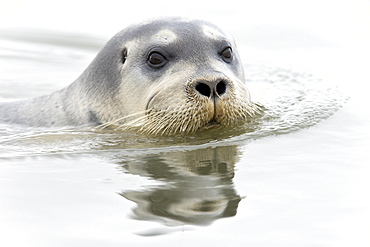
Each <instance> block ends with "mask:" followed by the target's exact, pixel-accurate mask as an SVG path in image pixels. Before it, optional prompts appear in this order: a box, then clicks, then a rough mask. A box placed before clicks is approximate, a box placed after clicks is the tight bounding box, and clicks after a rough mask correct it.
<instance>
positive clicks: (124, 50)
mask: <svg viewBox="0 0 370 247" xmlns="http://www.w3.org/2000/svg"><path fill="white" fill-rule="evenodd" d="M126 58H127V48H126V47H124V48H123V49H122V53H121V59H122V60H121V62H122V64H124V63H125V62H126Z"/></svg>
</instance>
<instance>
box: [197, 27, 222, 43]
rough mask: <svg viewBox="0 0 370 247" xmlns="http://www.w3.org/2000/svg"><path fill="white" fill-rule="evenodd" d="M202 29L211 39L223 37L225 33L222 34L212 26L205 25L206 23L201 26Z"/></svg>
mask: <svg viewBox="0 0 370 247" xmlns="http://www.w3.org/2000/svg"><path fill="white" fill-rule="evenodd" d="M202 31H203V33H204V34H205V35H206V36H207V37H209V38H211V39H217V40H218V39H220V38H224V37H225V35H224V34H222V33H221V32H220V31H219V30H217V29H215V28H213V27H210V26H207V25H203V26H202Z"/></svg>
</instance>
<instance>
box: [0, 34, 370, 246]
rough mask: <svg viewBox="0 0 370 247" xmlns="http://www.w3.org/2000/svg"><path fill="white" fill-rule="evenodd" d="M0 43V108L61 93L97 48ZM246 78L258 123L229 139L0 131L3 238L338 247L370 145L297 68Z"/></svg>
mask: <svg viewBox="0 0 370 247" xmlns="http://www.w3.org/2000/svg"><path fill="white" fill-rule="evenodd" d="M0 41H1V43H0V66H1V68H2V69H1V74H0V88H1V90H0V100H1V101H13V100H18V99H23V98H30V97H35V96H38V95H42V94H45V93H49V92H52V91H54V90H57V89H60V88H61V87H64V86H67V85H68V84H69V83H71V82H72V81H73V80H74V79H75V78H77V76H78V75H79V73H81V72H82V70H83V69H84V68H85V67H86V66H87V64H88V63H89V61H90V60H91V59H92V58H93V57H94V56H95V54H96V52H97V51H98V50H99V48H100V47H101V46H102V45H103V44H104V41H103V40H102V39H100V38H97V37H94V36H85V35H81V36H79V35H76V34H74V35H72V34H69V33H64V32H54V33H48V32H45V33H44V32H42V31H40V30H27V31H26V32H25V31H24V30H16V31H9V30H3V31H1V32H0ZM245 71H246V78H247V86H248V88H249V89H250V91H251V94H252V97H253V99H254V101H256V102H259V103H260V104H261V105H263V106H264V113H263V114H262V115H261V116H259V117H257V118H255V119H254V120H253V121H250V122H248V123H246V124H244V125H239V126H234V127H233V128H214V129H209V130H207V131H202V132H199V133H196V134H193V135H189V136H185V137H182V136H175V137H153V136H150V137H147V136H143V135H140V134H136V133H130V132H118V131H114V130H99V129H96V128H94V127H93V126H84V127H74V128H70V127H66V128H28V127H22V126H15V125H6V124H1V125H0V150H1V153H0V159H1V166H0V169H1V177H0V183H1V187H0V188H1V194H0V196H1V222H2V225H3V226H2V232H3V233H4V237H2V238H3V241H5V242H7V243H11V245H13V246H21V245H23V246H25V245H27V246H84V245H88V246H122V245H130V244H135V246H140V245H143V246H145V245H147V244H148V243H150V244H151V245H166V243H173V242H174V241H176V243H177V244H178V245H179V246H189V245H190V244H192V243H193V242H194V241H196V242H197V243H198V244H199V245H204V244H212V245H214V246H223V245H230V242H233V244H235V246H242V245H246V244H249V245H251V246H266V244H267V246H302V245H306V246H323V245H324V246H339V245H338V244H341V243H344V242H345V243H354V242H356V240H353V237H356V236H357V237H358V236H360V238H359V239H363V237H362V236H363V233H364V232H366V229H368V228H367V227H368V225H360V223H361V224H362V222H363V221H362V220H363V217H367V216H366V214H365V213H366V212H368V211H366V210H367V207H366V206H367V205H368V201H365V202H363V203H362V204H360V203H359V202H360V198H362V197H361V196H362V195H363V196H365V194H363V191H362V190H361V189H362V188H365V187H364V186H365V185H366V182H360V183H353V181H365V180H363V179H364V176H365V174H368V173H367V172H368V171H369V170H368V169H367V168H366V167H365V166H364V161H363V158H362V157H360V156H358V154H363V153H364V150H365V148H366V139H365V137H366V135H365V134H362V130H363V129H361V128H360V129H357V131H353V130H354V129H355V128H356V127H355V126H357V124H358V120H357V115H354V114H355V113H353V112H351V111H350V109H352V108H348V106H347V104H348V103H347V102H348V99H349V97H348V95H347V94H346V93H345V92H342V91H341V90H340V89H338V88H337V87H336V86H335V85H333V84H332V83H328V82H327V81H325V80H323V79H321V78H320V77H319V76H316V75H314V74H310V73H305V72H304V71H297V70H292V69H289V68H285V67H281V66H274V65H268V64H261V63H247V64H245ZM343 107H344V110H343ZM349 107H351V105H350V106H349ZM348 109H349V110H348ZM333 114H334V116H333ZM367 136H368V134H367ZM353 138H357V139H356V140H357V141H353ZM354 229H356V230H354ZM343 236H344V237H343ZM346 236H347V237H346ZM361 243H363V242H361ZM357 246H360V245H357ZM364 246H365V245H364Z"/></svg>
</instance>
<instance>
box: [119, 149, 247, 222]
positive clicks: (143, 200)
mask: <svg viewBox="0 0 370 247" xmlns="http://www.w3.org/2000/svg"><path fill="white" fill-rule="evenodd" d="M237 161H238V151H237V147H236V146H226V147H222V146H221V147H216V148H210V147H209V148H206V149H198V150H192V151H171V152H165V153H161V154H146V155H143V156H141V157H139V158H138V157H136V156H135V159H128V160H127V161H123V162H122V163H121V164H122V166H123V168H124V170H126V171H127V172H128V173H131V174H134V175H140V176H142V177H148V178H150V179H155V180H158V181H161V185H159V186H158V185H157V186H151V187H149V188H148V187H145V188H144V190H143V189H141V190H137V191H124V192H122V193H121V195H122V196H124V197H125V198H126V199H129V200H131V201H133V202H135V203H136V204H137V207H136V208H134V209H133V213H134V214H135V215H134V216H133V218H135V219H139V220H149V221H159V222H163V223H165V224H166V225H169V226H178V225H183V224H190V225H209V224H211V223H213V222H214V221H216V220H218V219H222V218H225V217H233V216H235V215H236V213H237V208H238V205H239V202H240V200H241V199H242V198H241V197H240V196H239V195H238V194H237V191H236V190H235V188H234V183H233V177H234V166H235V163H236V162H237Z"/></svg>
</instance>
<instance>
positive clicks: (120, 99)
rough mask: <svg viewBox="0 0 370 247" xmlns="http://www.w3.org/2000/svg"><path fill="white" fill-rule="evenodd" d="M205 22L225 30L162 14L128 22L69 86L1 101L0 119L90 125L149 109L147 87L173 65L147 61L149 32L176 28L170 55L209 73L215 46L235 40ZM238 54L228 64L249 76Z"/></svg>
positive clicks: (171, 57) (48, 125)
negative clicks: (210, 33)
mask: <svg viewBox="0 0 370 247" xmlns="http://www.w3.org/2000/svg"><path fill="white" fill-rule="evenodd" d="M204 24H206V25H208V26H212V28H214V29H216V30H218V31H219V32H220V33H222V31H221V30H220V29H219V28H217V27H215V26H214V25H212V24H210V23H207V22H203V21H199V20H193V21H189V20H186V21H184V20H183V19H181V18H165V19H157V20H154V21H149V22H146V23H141V24H138V25H132V26H129V27H128V28H126V29H124V30H122V31H121V32H119V33H118V34H116V35H115V36H114V37H113V38H112V39H111V40H109V41H108V43H107V44H106V45H105V46H104V47H103V49H102V50H101V51H100V52H99V53H98V55H97V56H96V58H95V59H94V60H93V61H92V62H91V64H90V65H89V66H88V67H87V69H86V70H85V71H84V72H83V73H82V74H81V76H80V77H79V78H77V80H75V81H74V82H73V83H72V84H71V85H70V86H68V87H66V88H64V89H62V90H59V91H57V92H54V93H52V94H50V95H46V96H41V97H38V98H35V99H30V100H24V101H19V102H12V103H3V104H0V121H2V122H8V123H17V124H26V125H31V126H46V127H50V126H66V125H85V124H99V123H105V122H109V121H114V120H115V119H118V118H122V117H124V116H127V115H130V114H135V112H140V111H144V110H145V107H146V106H147V104H148V102H149V100H150V98H151V97H153V95H146V93H147V91H145V90H146V88H147V87H149V86H151V85H153V84H154V83H156V82H158V81H159V80H161V78H162V76H163V74H165V73H166V70H169V69H171V66H168V68H163V69H161V70H157V71H155V70H153V69H152V68H149V67H148V66H147V64H146V58H147V56H148V52H149V50H150V48H153V47H156V44H151V43H150V42H151V41H150V39H148V37H151V36H152V35H154V34H155V33H157V32H158V31H160V30H163V29H168V30H171V31H173V32H174V33H175V34H176V35H177V36H178V37H179V38H178V39H177V40H176V41H175V42H173V43H171V44H170V45H169V46H167V47H166V54H168V55H167V56H168V57H169V59H172V60H173V61H174V62H178V61H186V62H191V63H193V64H197V65H198V66H197V67H198V68H199V69H198V70H199V71H194V72H193V75H194V74H207V70H208V69H209V67H208V65H207V60H208V59H209V56H214V57H215V59H217V52H215V51H217V50H218V49H221V48H222V47H223V46H224V44H225V43H227V42H230V41H228V40H227V39H226V38H225V39H223V40H212V39H210V38H208V37H206V36H205V35H204V33H203V32H202V30H201V25H204ZM130 41H131V42H134V43H138V49H136V50H135V51H132V50H126V52H127V60H128V61H126V62H125V63H123V62H124V56H125V55H126V54H125V53H124V51H125V49H127V47H126V44H128V43H129V42H130ZM230 45H232V44H230ZM235 50H236V49H235ZM133 52H135V54H133ZM235 54H236V55H235V56H236V59H235V62H234V63H233V64H232V65H228V66H229V68H230V70H231V71H233V72H234V74H236V75H237V76H238V78H239V79H240V80H241V81H243V82H244V74H243V70H242V66H241V62H240V60H239V57H238V55H237V53H236V52H235ZM217 73H219V72H217ZM128 78H129V79H128ZM143 90H144V91H143Z"/></svg>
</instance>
